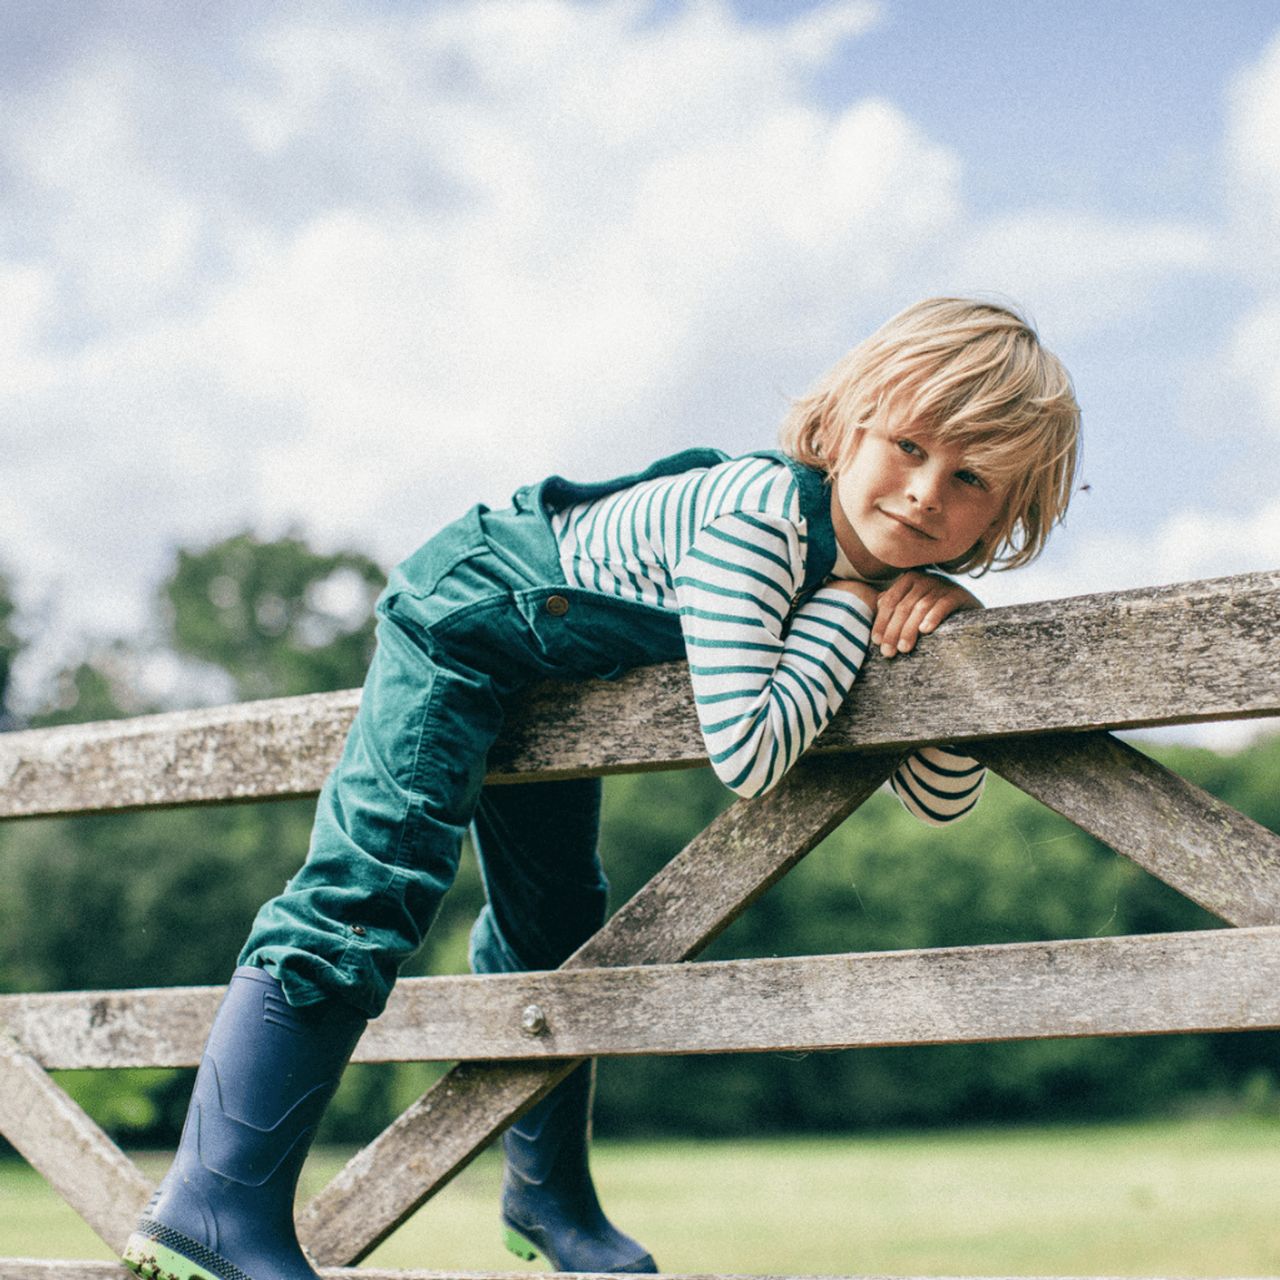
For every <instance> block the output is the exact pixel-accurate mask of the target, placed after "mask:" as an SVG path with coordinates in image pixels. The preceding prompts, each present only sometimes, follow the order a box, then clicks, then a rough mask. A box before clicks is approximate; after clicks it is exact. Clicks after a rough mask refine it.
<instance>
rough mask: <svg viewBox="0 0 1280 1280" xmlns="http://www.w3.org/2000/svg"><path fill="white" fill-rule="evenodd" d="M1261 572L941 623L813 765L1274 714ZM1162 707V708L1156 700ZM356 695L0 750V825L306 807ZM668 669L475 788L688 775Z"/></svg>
mask: <svg viewBox="0 0 1280 1280" xmlns="http://www.w3.org/2000/svg"><path fill="white" fill-rule="evenodd" d="M1277 629H1280V572H1271V573H1254V574H1242V575H1239V576H1237V577H1232V578H1219V579H1212V580H1206V581H1202V582H1192V583H1186V584H1181V585H1178V586H1172V587H1158V588H1151V589H1145V590H1141V591H1126V592H1112V593H1106V594H1101V595H1091V596H1078V597H1075V598H1074V599H1071V600H1055V601H1048V602H1044V603H1041V604H1032V605H1018V606H1015V607H1013V608H1005V609H990V610H987V611H985V612H977V613H967V614H958V615H956V616H955V617H953V618H951V619H948V621H947V622H946V623H945V624H944V626H943V627H942V628H941V629H940V630H939V632H938V633H937V634H936V635H934V636H932V637H930V638H929V639H928V640H927V642H925V643H924V644H922V645H921V646H920V648H919V649H918V650H917V652H916V653H914V654H912V655H910V657H908V658H905V659H898V660H896V661H894V662H891V663H889V662H882V661H878V660H872V661H870V662H868V663H867V665H866V668H865V670H864V673H863V677H862V679H861V680H860V681H859V686H858V690H857V696H856V697H854V698H851V699H850V700H849V704H848V705H847V706H846V707H845V708H844V710H842V711H841V713H840V715H838V716H837V717H836V719H835V721H834V722H833V723H832V724H831V726H830V727H829V728H828V730H827V732H826V733H825V734H824V735H823V737H822V739H821V741H820V742H819V744H818V746H817V748H816V749H817V751H819V752H824V753H825V752H832V751H849V750H884V749H887V748H891V747H893V748H896V747H904V746H908V745H912V744H916V743H923V742H936V741H947V740H950V741H971V740H974V739H978V738H985V737H998V736H1005V735H1012V734H1026V733H1043V732H1058V731H1062V730H1075V729H1094V728H1134V727H1137V726H1140V725H1152V724H1178V723H1185V722H1190V721H1197V720H1215V719H1231V718H1238V717H1246V716H1261V715H1273V714H1277V713H1280V663H1276V662H1275V661H1274V657H1273V655H1272V652H1271V649H1272V645H1273V637H1274V635H1275V634H1276V632H1277ZM1174 691H1176V692H1174ZM357 701H358V694H357V693H356V692H354V691H347V692H344V693H339V694H330V695H311V696H309V697H306V698H290V699H279V700H274V701H269V702H261V703H246V704H241V705H238V706H235V707H230V708H216V709H212V710H208V711H200V712H181V713H171V714H168V715H164V716H152V717H139V718H137V719H134V720H128V721H120V722H110V723H107V724H99V725H89V726H70V727H65V728H59V729H44V730H33V731H28V732H23V733H12V734H5V735H2V736H0V818H3V817H21V816H29V815H35V814H52V813H74V812H88V811H97V810H103V811H105V810H113V809H125V808H131V807H138V806H143V805H161V804H194V803H208V802H213V801H220V800H247V799H261V798H265V797H268V796H283V795H302V794H309V793H313V792H315V791H317V790H318V789H319V787H320V784H321V783H322V781H323V780H324V776H325V774H326V773H327V772H328V770H329V768H330V767H331V766H332V763H333V762H334V761H335V760H336V759H337V756H338V753H339V750H340V748H341V743H342V738H343V735H344V734H345V732H346V728H347V725H348V724H349V722H350V719H351V716H352V714H353V713H354V710H355V707H356V704H357ZM703 760H704V753H703V747H702V740H701V735H700V734H699V731H698V726H697V721H696V719H695V717H694V714H693V707H692V701H691V698H690V694H689V688H688V674H687V671H686V669H685V667H684V664H682V663H671V664H667V665H665V666H660V667H649V668H645V669H643V670H639V671H634V672H631V673H630V674H629V675H627V676H626V677H624V678H623V679H621V680H618V681H616V682H613V683H604V682H591V683H586V684H578V685H564V684H555V685H544V686H540V687H538V688H537V689H534V690H531V691H530V692H529V694H528V695H527V696H526V697H525V698H524V699H523V701H522V702H521V705H520V706H519V707H518V708H516V709H515V711H514V713H513V715H512V718H511V722H510V723H509V724H508V726H507V728H506V730H505V732H504V734H503V736H502V738H501V739H500V740H499V742H498V743H497V744H496V746H495V748H494V751H493V753H492V755H491V758H490V765H491V770H492V778H493V780H494V781H521V780H526V779H528V778H532V777H557V776H559V777H565V776H572V775H575V774H583V773H613V772H620V771H626V770H632V771H634V770H637V769H652V768H657V767H675V766H688V765H696V764H701V763H702V762H703Z"/></svg>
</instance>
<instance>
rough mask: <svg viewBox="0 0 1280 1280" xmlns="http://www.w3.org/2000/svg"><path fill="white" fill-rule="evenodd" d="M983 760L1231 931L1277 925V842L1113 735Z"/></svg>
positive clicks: (988, 746) (1065, 737)
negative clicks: (1242, 926) (1230, 928)
mask: <svg viewBox="0 0 1280 1280" xmlns="http://www.w3.org/2000/svg"><path fill="white" fill-rule="evenodd" d="M978 754H979V756H980V757H981V758H982V760H983V761H984V762H985V763H986V764H988V765H990V766H991V768H993V769H994V770H995V771H996V772H997V773H999V774H1000V775H1001V776H1003V777H1005V778H1007V779H1008V780H1009V781H1010V782H1012V783H1013V784H1014V785H1015V786H1017V787H1020V788H1021V789H1022V790H1023V791H1026V792H1027V793H1028V794H1030V795H1033V796H1035V797H1036V799H1038V800H1040V801H1041V802H1042V803H1044V804H1046V805H1048V806H1049V808H1051V809H1053V810H1055V811H1056V812H1058V813H1060V814H1062V815H1063V817H1065V818H1069V819H1070V820H1071V821H1072V822H1074V823H1076V825H1077V826H1079V827H1082V828H1083V829H1084V830H1085V831H1088V832H1089V833H1090V834H1091V835H1094V836H1096V837H1097V838H1098V839H1099V840H1101V841H1102V842H1103V843H1104V844H1108V845H1110V846H1111V848H1113V849H1114V850H1115V851H1116V852H1117V853H1122V854H1124V855H1125V856H1126V857H1128V858H1131V859H1132V860H1133V861H1134V862H1136V863H1137V864H1138V865H1139V866H1140V867H1143V868H1144V869H1145V870H1147V871H1149V872H1151V874H1152V875H1154V876H1157V877H1159V878H1160V879H1161V880H1163V881H1164V882H1165V883H1166V884H1169V885H1171V886H1172V887H1173V888H1175V889H1177V890H1178V891H1179V892H1180V893H1184V894H1186V896H1187V897H1189V898H1191V899H1192V900H1193V901H1195V902H1198V903H1199V904H1200V905H1201V906H1202V907H1205V908H1206V909H1207V910H1209V911H1212V912H1213V913H1214V914H1215V915H1217V916H1219V917H1221V919H1223V920H1225V921H1227V922H1228V923H1230V924H1236V925H1266V924H1280V836H1278V835H1276V834H1275V833H1274V832H1272V831H1268V830H1267V828H1266V827H1264V826H1262V825H1261V824H1259V823H1257V822H1254V821H1253V820H1252V819H1250V818H1246V817H1245V816H1244V815H1243V814H1242V813H1239V812H1237V811H1236V810H1235V809H1233V808H1231V806H1230V805H1226V804H1223V803H1222V801H1220V800H1217V799H1215V798H1214V797H1213V796H1211V795H1210V794H1209V793H1208V792H1207V791H1204V790H1202V789H1201V788H1200V787H1197V786H1194V785H1192V784H1191V783H1190V782H1187V781H1186V780H1185V779H1183V778H1180V777H1179V776H1178V775H1177V774H1176V773H1172V772H1171V771H1170V770H1168V769H1166V768H1165V767H1164V766H1163V765H1161V764H1158V763H1157V762H1156V761H1154V760H1152V759H1150V757H1148V756H1145V755H1143V754H1142V753H1141V752H1140V751H1136V750H1134V748H1133V747H1130V746H1128V745H1127V744H1125V743H1123V742H1119V741H1117V740H1116V739H1115V738H1113V737H1111V735H1110V734H1105V733H1094V734H1060V735H1054V736H1049V737H1043V738H1035V739H1026V740H1021V739H1020V740H1018V741H1009V742H991V743H983V744H982V745H981V747H980V749H979V750H978Z"/></svg>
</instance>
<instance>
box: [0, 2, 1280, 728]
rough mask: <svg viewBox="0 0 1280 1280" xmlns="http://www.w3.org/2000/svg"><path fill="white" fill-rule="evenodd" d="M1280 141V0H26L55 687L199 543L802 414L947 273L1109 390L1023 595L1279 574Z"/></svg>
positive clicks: (5, 146)
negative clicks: (790, 411)
mask: <svg viewBox="0 0 1280 1280" xmlns="http://www.w3.org/2000/svg"><path fill="white" fill-rule="evenodd" d="M1278 139H1280V9H1278V8H1277V7H1276V6H1275V5H1274V4H1273V3H1270V0H1265V2H1264V0H1258V2H1255V3H1250V2H1248V0H1240V2H1237V3H1227V4H1225V5H1222V6H1206V5H1204V4H1202V3H1194V4H1193V3H1189V2H1186V0H1166V2H1164V3H1160V4H1155V3H1146V2H1145V0H1133V2H1131V3H1115V2H1114V0H1074V2H1073V3H1072V4H1070V5H1064V4H1062V3H1061V0H1018V3H1013V2H1012V0H984V2H982V3H971V4H955V3H954V0H950V2H948V0H853V2H834V3H825V4H816V5H811V4H807V3H790V4H782V3H765V2H764V0H689V2H687V3H684V2H677V0H659V2H656V3H654V2H649V3H639V2H636V0H620V2H619V0H602V2H601V3H590V4H588V3H569V2H568V0H458V2H457V3H448V2H441V3H417V4H414V3H407V2H404V0H401V2H398V3H397V2H388V0H378V2H377V3H374V2H373V0H367V2H363V0H342V2H338V0H311V2H310V3H308V4H307V5H305V6H300V5H292V4H284V3H277V2H273V0H254V2H253V3H249V2H248V0H220V3H218V4H206V3H197V2H196V0H188V2H187V3H179V4H174V3H173V0H133V2H132V3H126V4H120V3H118V2H117V0H77V2H76V3H68V2H66V0H7V3H6V4H5V5H4V6H3V7H0V302H2V304H3V305H0V475H2V476H3V484H2V485H0V566H2V567H3V569H4V571H5V572H7V573H8V575H9V576H10V577H11V578H12V580H13V582H14V586H15V589H16V593H17V597H18V600H19V602H20V604H21V605H22V607H23V610H24V614H25V616H26V617H27V618H28V620H29V624H28V625H30V626H32V627H37V626H38V628H39V632H40V645H39V646H38V649H39V652H38V653H35V654H33V655H32V658H31V661H30V662H29V663H28V668H27V671H26V674H25V681H26V685H27V688H28V691H30V690H31V689H34V688H35V687H36V686H37V685H38V682H39V678H40V671H41V660H42V658H43V661H44V664H45V666H46V667H47V666H48V665H49V664H50V662H51V661H52V660H53V658H54V656H57V657H59V658H60V657H61V656H65V654H67V653H69V652H72V651H73V650H74V649H75V648H76V646H78V645H83V644H89V643H94V642H100V641H103V640H106V639H109V638H111V637H113V636H125V637H129V636H138V635H141V634H143V633H144V632H145V630H146V628H147V627H148V625H149V620H150V619H151V617H152V599H153V593H154V590H155V586H156V584H157V583H158V582H159V581H160V580H161V579H162V577H163V576H164V574H165V572H166V570H167V569H168V567H169V566H170V565H171V563H172V559H173V556H174V552H175V548H177V547H179V546H193V547H194V546H203V545H207V544H208V543H210V542H212V541H214V540H216V539H218V538H221V537H225V536H227V535H229V534H232V533H235V532H238V531H240V530H242V529H245V528H252V529H255V530H257V531H258V532H260V533H261V534H262V535H264V536H275V535H278V534H281V533H283V532H285V531H286V530H296V531H300V532H302V533H303V534H305V535H306V536H307V537H308V538H309V539H310V540H311V541H312V542H313V543H314V544H315V545H316V546H318V547H321V548H325V549H336V548H338V547H343V546H350V547H355V548H358V549H360V550H363V551H366V552H367V553H369V554H371V555H373V556H374V557H375V558H376V559H378V560H379V561H380V562H381V563H383V564H384V565H386V566H388V567H389V566H390V565H391V564H393V563H395V562H396V561H397V560H399V559H401V558H402V557H404V556H405V555H407V554H408V553H409V552H410V551H412V550H413V549H414V547H416V546H417V545H418V544H419V543H420V542H422V541H423V540H424V539H425V538H426V537H428V536H429V535H430V534H431V533H432V532H433V531H434V530H436V529H438V528H439V527H440V526H441V525H442V524H444V523H445V522H446V521H447V520H449V519H451V518H452V517H454V516H456V515H458V514H460V513H461V511H462V510H464V509H465V508H466V507H467V506H468V505H470V504H471V503H473V502H476V501H484V502H487V503H490V504H491V505H501V504H502V503H504V502H505V501H506V500H507V498H508V497H509V495H510V493H511V491H512V490H513V489H514V488H515V487H516V486H518V485H520V484H522V483H525V482H526V481H529V480H533V479H537V478H539V477H541V476H543V475H545V474H547V473H550V472H560V473H562V474H566V475H570V476H573V477H574V478H604V477H608V476H610V475H615V474H621V473H624V472H628V471H631V470H634V469H636V468H637V467H640V466H643V465H644V464H645V463H647V462H648V461H650V460H651V459H652V458H654V457H656V456H659V455H660V454H663V453H666V452H671V451H673V450H676V449H679V448H683V447H686V446H690V445H695V444H710V445H715V446H718V447H720V448H722V449H725V450H727V451H729V452H730V453H734V452H742V451H745V450H748V449H753V448H760V447H767V446H768V445H770V444H772V443H773V440H774V437H775V433H776V430H777V425H778V423H779V422H780V420H781V418H782V416H783V414H784V413H785V410H786V407H787V404H788V400H789V398H790V397H793V396H796V395H799V394H801V393H802V392H803V391H804V390H805V389H806V387H807V386H808V385H809V384H811V383H812V382H813V381H814V380H815V379H816V378H817V377H818V376H820V375H821V373H822V372H823V371H824V370H825V369H826V368H827V367H828V366H829V365H830V364H831V363H833V362H834V361H835V360H836V359H837V358H838V357H839V356H840V355H841V354H843V353H844V351H846V350H847V349H848V348H849V347H850V346H851V345H853V344H854V343H855V342H857V341H858V340H859V339H860V338H862V337H865V336H866V335H867V334H868V333H869V332H870V331H871V330H872V329H874V328H875V327H876V326H877V325H878V324H879V323H880V322H882V321H883V320H884V319H886V318H887V317H888V316H889V315H891V314H893V313H894V312H895V311H897V310H898V309H900V308H901V307H903V306H905V305H906V304H908V303H910V302H912V301H914V300H916V299H918V298H921V297H925V296H929V295H934V294H942V293H957V292H958V293H965V294H980V295H982V296H988V297H991V296H994V297H996V298H998V299H1004V300H1012V301H1014V302H1016V303H1018V304H1019V305H1020V306H1022V307H1023V308H1024V309H1025V310H1026V311H1027V312H1028V313H1029V314H1030V315H1031V317H1032V318H1033V319H1034V321H1035V322H1036V323H1037V325H1038V327H1039V329H1040V332H1041V335H1042V337H1043V339H1044V341H1045V343H1046V344H1047V345H1048V346H1049V347H1050V348H1051V349H1052V350H1054V351H1055V352H1057V354H1059V355H1060V356H1061V357H1062V358H1063V360H1064V361H1065V362H1066V364H1067V366H1068V367H1069V369H1070V370H1071V372H1072V375H1073V377H1074V380H1075V384H1076V388H1077V393H1078V396H1079V399H1080V402H1081V405H1082V408H1083V413H1084V439H1085V448H1084V472H1083V479H1084V481H1085V482H1087V484H1088V485H1089V489H1088V491H1087V492H1084V493H1081V494H1080V495H1079V496H1078V497H1077V498H1076V500H1075V502H1074V503H1073V506H1072V509H1071V511H1070V512H1069V514H1068V517H1067V521H1066V523H1065V525H1064V526H1063V527H1062V528H1061V529H1060V530H1058V531H1057V532H1056V533H1055V534H1054V537H1053V538H1052V539H1051V541H1050V546H1049V549H1048V551H1046V553H1045V555H1044V556H1043V557H1042V558H1041V560H1040V561H1038V562H1037V563H1036V564H1034V565H1032V566H1030V567H1028V568H1026V569H1022V570H1019V571H1016V572H1014V573H1012V574H994V575H990V576H988V577H986V578H984V579H982V580H981V582H980V584H978V585H977V586H976V588H975V589H976V590H977V591H978V594H979V595H980V596H982V598H983V599H984V600H985V601H986V603H987V604H989V605H1000V604H1008V603H1016V602H1019V601H1024V600H1034V599H1042V598H1053V597H1061V596H1068V595H1078V594H1082V593H1088V592H1094V591H1108V590H1115V589H1123V588H1132V587H1141V586H1147V585H1156V584H1161V583H1168V582H1177V581H1182V580H1187V579H1193V578H1200V577H1210V576H1218V575H1221V574H1233V573H1243V572H1248V571H1252V570H1260V569H1273V568H1276V567H1277V566H1280V361H1277V360H1276V359H1275V357H1274V354H1273V353H1274V352H1276V350H1277V349H1278V348H1280V236H1277V235H1276V228H1277V225H1278V224H1280V142H1278V141H1277V140H1278ZM32 620H34V621H32ZM20 674H22V673H20ZM175 696H179V697H180V696H181V694H180V692H179V693H177V694H176V695H175ZM1220 741H1221V742H1223V743H1225V742H1227V738H1226V737H1223V738H1221V739H1220Z"/></svg>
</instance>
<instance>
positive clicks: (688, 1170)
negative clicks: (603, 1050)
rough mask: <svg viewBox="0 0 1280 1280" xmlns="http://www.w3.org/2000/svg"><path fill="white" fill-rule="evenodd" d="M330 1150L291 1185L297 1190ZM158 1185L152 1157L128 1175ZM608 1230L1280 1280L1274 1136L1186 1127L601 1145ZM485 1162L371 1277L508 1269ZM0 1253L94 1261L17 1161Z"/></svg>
mask: <svg viewBox="0 0 1280 1280" xmlns="http://www.w3.org/2000/svg"><path fill="white" fill-rule="evenodd" d="M339 1161H340V1155H339V1154H338V1153H320V1155H319V1156H318V1157H317V1158H316V1159H315V1160H314V1161H313V1162H312V1164H311V1165H309V1166H308V1170H307V1173H306V1174H305V1175H304V1176H305V1177H306V1179H307V1181H308V1183H309V1184H310V1188H309V1189H314V1188H315V1187H316V1186H318V1185H320V1184H321V1183H322V1182H323V1181H324V1180H325V1179H327V1178H328V1177H330V1176H332V1173H333V1172H334V1170H335V1169H336V1167H337V1165H338V1163H339ZM144 1163H145V1164H146V1167H147V1168H148V1171H149V1172H152V1173H154V1174H156V1175H157V1176H158V1175H159V1173H160V1172H162V1171H163V1168H164V1165H165V1161H164V1159H163V1158H160V1159H159V1160H156V1159H154V1158H152V1159H147V1160H145V1161H144ZM595 1168H596V1174H597V1180H598V1182H599V1184H600V1185H601V1188H602V1192H603V1196H604V1198H605V1200H606V1203H607V1205H608V1207H609V1209H610V1211H611V1213H612V1214H613V1216H614V1217H615V1218H616V1220H617V1221H618V1222H619V1223H620V1224H621V1225H625V1227H626V1228H627V1229H628V1230H630V1231H631V1232H632V1233H633V1234H635V1235H636V1236H638V1237H639V1238H640V1239H642V1240H644V1241H645V1242H646V1244H648V1245H649V1246H650V1247H651V1248H652V1249H653V1251H654V1253H655V1255H656V1256H657V1258H658V1261H659V1263H660V1264H661V1265H662V1267H663V1269H664V1270H668V1271H721V1272H725V1271H736V1272H774V1273H777V1272H791V1273H793V1274H795V1273H805V1272H807V1273H810V1274H814V1273H824V1272H825V1273H841V1274H903V1275H953V1276H954V1275H981V1274H987V1275H1060V1276H1061V1275H1166V1276H1167V1275H1187V1276H1200V1275H1204V1276H1211V1275H1218V1276H1248V1275H1275V1274H1280V1212H1278V1210H1280V1121H1277V1120H1275V1119H1267V1120H1261V1119H1250V1118H1244V1117H1232V1118H1202V1119H1194V1120H1180V1121H1170V1122H1159V1123H1148V1124H1117V1125H1106V1126H1090V1127H1078V1128H1020V1129H1009V1130H966V1131H952V1132H947V1133H931V1134H895V1135H886V1136H874V1137H857V1138H845V1137H841V1138H814V1139H792V1140H782V1141H771V1142H733V1143H729V1142H689V1141H680V1142H669V1143H652V1144H648V1143H646V1144H639V1143H635V1144H627V1145H612V1146H610V1145H605V1144H601V1145H600V1147H599V1150H598V1151H597V1154H596V1157H595ZM499 1174H500V1168H499V1164H498V1162H497V1160H496V1159H495V1158H494V1156H493V1154H492V1153H489V1154H487V1155H486V1156H484V1157H482V1158H481V1159H480V1160H479V1161H477V1162H476V1163H475V1164H474V1165H472V1166H471V1167H470V1168H469V1169H467V1170H466V1171H465V1172H464V1173H463V1174H462V1175H461V1176H460V1177H459V1178H458V1179H457V1180H456V1181H455V1182H454V1183H453V1184H452V1185H451V1186H449V1187H448V1188H446V1190H445V1191H444V1192H442V1193H441V1195H440V1196H439V1197H437V1198H436V1200H434V1201H433V1202H431V1203H430V1204H428V1205H427V1206H425V1207H424V1208H423V1210H421V1211H420V1212H419V1213H418V1214H417V1215H416V1216H415V1217H414V1218H413V1219H412V1220H411V1221H410V1222H408V1223H407V1224H406V1225H405V1226H404V1227H403V1228H401V1230H400V1231H399V1232H398V1233H397V1234H396V1235H395V1236H393V1237H392V1238H391V1239H390V1240H389V1241H387V1243H386V1244H384V1245H383V1246H382V1247H381V1248H380V1249H378V1250H377V1251H376V1252H375V1253H374V1254H373V1255H372V1256H371V1257H370V1258H369V1259H368V1262H369V1264H370V1265H375V1264H378V1265H383V1266H401V1267H419V1268H430V1269H449V1268H457V1269H465V1270H507V1269H515V1268H516V1267H519V1266H521V1265H522V1264H518V1263H517V1262H516V1261H515V1259H513V1258H511V1257H510V1256H509V1255H508V1254H507V1253H505V1252H504V1251H503V1250H502V1248H501V1247H500V1245H499V1244H498V1228H497V1221H496V1203H497V1190H498V1179H499ZM0 1256H8V1257H33V1258H34V1257H63V1258H106V1257H108V1256H110V1255H109V1254H108V1253H107V1252H106V1250H105V1249H104V1248H103V1247H102V1246H101V1245H100V1244H99V1243H98V1242H97V1240H96V1237H94V1236H93V1234H92V1233H91V1232H90V1231H89V1230H88V1228H86V1227H85V1226H84V1225H83V1224H82V1223H81V1222H80V1221H79V1219H78V1218H76V1217H75V1215H74V1214H72V1213H71V1212H70V1210H68V1209H66V1208H65V1207H63V1206H62V1205H61V1204H60V1203H59V1202H58V1201H57V1200H56V1198H55V1197H54V1195H53V1193H52V1192H51V1191H49V1190H48V1189H47V1188H46V1187H45V1186H44V1184H43V1183H42V1182H41V1181H40V1180H39V1179H38V1178H37V1177H36V1176H35V1175H34V1174H32V1173H31V1171H30V1170H29V1169H27V1168H26V1166H25V1165H22V1164H20V1163H18V1162H11V1163H3V1164H0Z"/></svg>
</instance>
